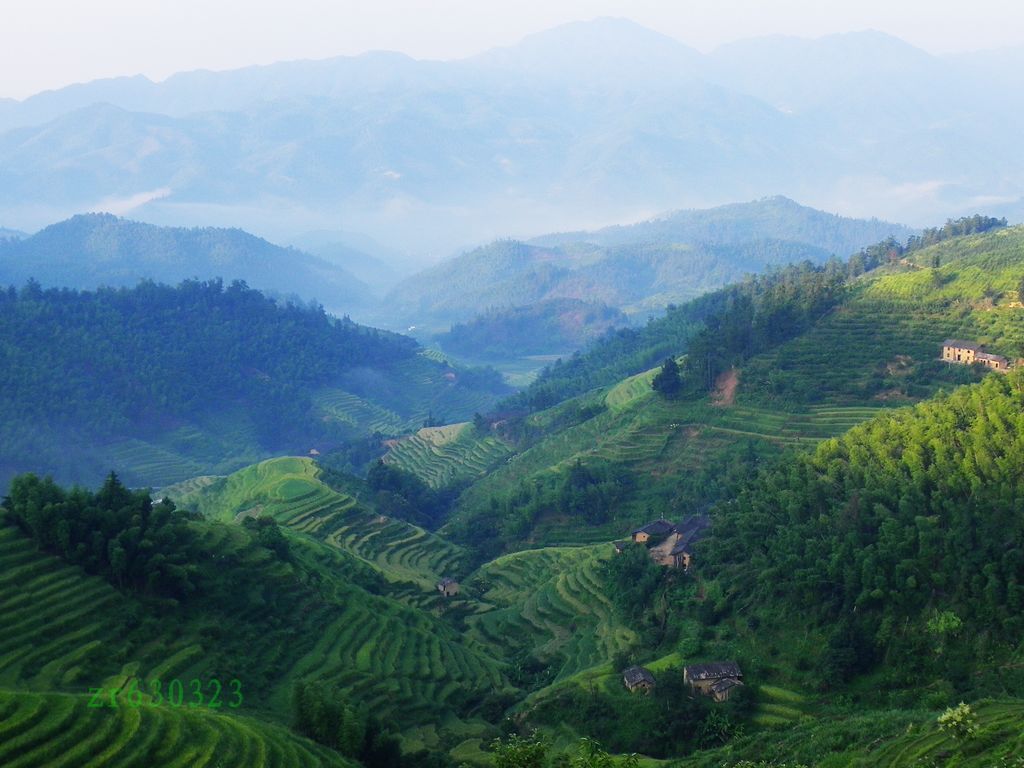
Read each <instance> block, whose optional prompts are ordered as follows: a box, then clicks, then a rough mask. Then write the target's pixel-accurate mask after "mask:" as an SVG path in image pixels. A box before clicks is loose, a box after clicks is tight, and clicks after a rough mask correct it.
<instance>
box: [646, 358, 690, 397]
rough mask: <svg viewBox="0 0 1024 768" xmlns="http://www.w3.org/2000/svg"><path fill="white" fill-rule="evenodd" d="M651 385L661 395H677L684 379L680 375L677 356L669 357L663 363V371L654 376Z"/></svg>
mask: <svg viewBox="0 0 1024 768" xmlns="http://www.w3.org/2000/svg"><path fill="white" fill-rule="evenodd" d="M651 387H652V388H653V389H654V391H655V392H657V393H658V394H660V395H664V396H665V397H675V396H676V395H678V394H679V390H681V389H682V387H683V380H682V378H681V377H680V376H679V364H678V363H676V361H675V358H672V357H669V358H666V359H665V362H664V363H662V365H661V371H659V372H658V375H657V376H655V377H654V380H653V381H652V382H651Z"/></svg>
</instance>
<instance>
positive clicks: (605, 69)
mask: <svg viewBox="0 0 1024 768" xmlns="http://www.w3.org/2000/svg"><path fill="white" fill-rule="evenodd" d="M702 59H703V56H702V54H701V53H700V52H699V51H697V50H695V49H693V48H690V47H688V46H686V45H684V44H683V43H681V42H679V41H678V40H675V39H673V38H671V37H668V36H667V35H663V34H661V33H660V32H655V31H654V30H652V29H648V28H647V27H644V26H642V25H640V24H637V23H636V22H633V21H630V20H628V19H622V18H613V17H599V18H596V19H592V20H590V21H574V22H570V23H567V24H562V25H560V26H557V27H554V28H552V29H548V30H545V31H543V32H537V33H535V34H532V35H528V36H527V37H525V38H523V39H522V40H521V41H520V42H519V43H517V44H516V45H513V46H510V47H507V48H496V49H493V50H491V51H487V52H486V53H483V54H480V55H479V56H475V57H473V58H472V59H471V61H473V62H474V63H476V64H478V65H481V66H485V67H491V68H495V69H502V70H511V71H515V72H519V73H522V74H530V75H536V76H545V77H552V78H559V79H560V78H567V77H572V78H582V79H584V80H594V79H600V80H607V79H611V80H613V81H616V82H626V81H630V80H638V79H646V78H651V77H662V78H663V77H665V76H667V75H672V74H675V75H680V74H685V75H689V76H692V75H695V74H697V73H698V72H699V71H700V68H701V61H702Z"/></svg>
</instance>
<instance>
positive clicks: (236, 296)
mask: <svg viewBox="0 0 1024 768" xmlns="http://www.w3.org/2000/svg"><path fill="white" fill-rule="evenodd" d="M0 339H3V347H2V352H0V382H2V387H3V391H4V395H5V397H4V400H3V404H2V406H0V407H2V409H3V412H2V414H0V424H2V426H0V431H2V432H0V434H2V439H0V444H2V446H3V447H2V448H0V451H2V452H3V455H2V458H0V463H5V464H15V465H16V464H18V463H19V460H20V461H21V462H24V460H25V457H28V456H32V455H38V453H39V452H40V451H43V452H46V451H47V450H48V449H47V448H46V446H48V445H49V446H51V448H50V449H49V450H50V451H51V452H52V447H53V446H55V445H57V444H60V443H61V442H66V441H67V440H68V438H69V437H70V436H71V435H79V436H85V435H88V436H89V439H90V440H92V441H95V440H97V439H99V440H102V439H104V438H111V437H114V436H116V435H119V434H124V433H131V434H141V435H146V434H153V433H156V432H159V431H161V430H164V429H167V428H169V427H173V426H174V425H175V424H177V423H181V422H187V421H190V420H194V419H196V418H202V417H204V416H207V415H210V414H214V413H217V412H218V411H219V410H222V409H224V408H226V407H229V406H232V405H236V404H245V405H246V407H247V409H248V411H249V414H250V416H251V418H252V421H253V424H254V426H255V428H256V430H257V439H258V441H259V442H260V443H261V444H263V445H265V446H267V447H268V448H271V449H277V450H280V449H281V448H283V447H285V446H287V445H289V444H291V443H294V441H295V440H296V439H297V438H298V437H299V436H301V435H303V434H308V433H309V431H310V429H311V428H312V426H313V424H312V421H311V419H312V417H311V413H310V412H311V407H312V404H311V394H312V390H313V389H314V388H316V387H318V386H323V385H325V384H328V383H330V382H332V381H333V380H336V379H337V378H339V377H340V375H341V374H342V373H343V372H344V371H346V370H349V369H352V368H355V367H359V366H366V367H372V366H381V365H386V364H388V363H394V362H398V361H401V360H403V359H408V358H410V357H411V356H413V355H414V354H415V352H416V344H415V342H413V341H412V340H410V339H406V338H403V337H400V336H397V335H394V334H389V333H385V332H381V331H375V330H372V329H368V328H364V327H361V326H358V325H356V324H355V323H353V322H351V321H349V320H347V319H341V320H338V319H335V318H332V317H330V316H328V315H327V314H325V313H324V311H323V309H322V308H320V307H318V306H309V307H307V306H301V305H295V304H278V303H276V302H274V301H272V300H271V299H268V298H267V297H265V296H264V295H263V294H261V293H260V292H258V291H256V290H254V289H251V288H248V287H247V286H246V285H245V284H244V283H239V282H236V283H232V284H231V285H228V286H225V285H223V283H221V282H220V281H208V282H198V281H187V282H184V283H182V284H181V285H180V286H178V287H177V288H171V287H168V286H163V285H157V284H154V283H143V284H141V285H139V286H137V287H136V288H132V289H103V290H99V291H96V292H78V291H72V290H64V289H62V290H57V289H46V290H44V289H42V288H41V287H40V286H39V285H38V284H37V283H34V282H32V283H29V284H27V285H26V286H24V287H23V288H21V289H14V288H9V289H7V290H6V291H2V292H0ZM57 372H59V375H56V374H57ZM44 455H45V453H44Z"/></svg>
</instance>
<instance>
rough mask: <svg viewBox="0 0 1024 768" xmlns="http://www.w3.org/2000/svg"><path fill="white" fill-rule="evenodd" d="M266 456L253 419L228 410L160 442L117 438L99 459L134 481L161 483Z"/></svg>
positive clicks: (232, 467)
mask: <svg viewBox="0 0 1024 768" xmlns="http://www.w3.org/2000/svg"><path fill="white" fill-rule="evenodd" d="M265 456H266V452H265V451H264V450H263V449H262V448H260V447H259V441H258V438H257V435H256V430H255V427H254V426H253V423H252V420H251V419H250V418H249V417H248V416H247V415H246V414H244V413H238V412H232V411H228V412H226V413H223V414H218V415H216V416H214V417H211V418H210V419H209V420H208V421H207V422H206V423H204V424H202V425H194V424H193V425H186V426H182V427H179V428H178V429H175V430H173V431H171V432H168V433H166V434H164V435H162V436H161V437H160V438H159V440H156V441H146V440H140V439H135V438H132V439H126V440H118V441H116V442H113V443H110V444H108V445H107V446H105V447H104V448H103V449H102V450H101V455H100V457H99V458H100V459H101V460H102V464H103V465H105V466H108V467H116V468H117V472H118V474H119V475H121V477H122V478H123V479H124V480H125V481H126V482H128V483H129V484H131V485H139V486H146V485H148V486H152V487H161V486H165V485H171V484H173V483H178V482H181V481H183V480H187V479H189V478H192V477H196V476H197V475H202V474H222V473H227V472H232V471H234V470H236V469H239V468H240V467H244V466H246V465H247V464H252V463H254V462H257V461H259V460H260V459H262V458H264V457H265Z"/></svg>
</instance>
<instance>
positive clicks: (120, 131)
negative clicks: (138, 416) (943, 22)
mask: <svg viewBox="0 0 1024 768" xmlns="http://www.w3.org/2000/svg"><path fill="white" fill-rule="evenodd" d="M1022 59H1024V52H1021V51H1000V52H984V53H978V54H970V55H957V56H945V57H939V56H933V55H930V54H928V53H926V52H924V51H921V50H919V49H916V48H914V47H912V46H910V45H908V44H906V43H904V42H902V41H900V40H897V39H895V38H892V37H889V36H886V35H883V34H880V33H877V32H860V33H851V34H845V35H831V36H828V37H824V38H821V39H819V40H801V39H795V38H782V37H775V38H764V39H757V40H746V41H741V42H738V43H735V44H732V45H728V46H723V47H722V48H720V49H718V50H716V51H714V52H713V53H711V54H707V55H704V54H701V53H699V52H697V51H695V50H693V49H690V48H688V47H687V46H685V45H683V44H681V43H679V42H677V41H675V40H673V39H671V38H668V37H665V36H663V35H660V34H658V33H656V32H652V31H651V30H648V29H645V28H643V27H640V26H638V25H636V24H633V23H631V22H628V21H625V20H621V19H598V20H595V21H592V22H581V23H574V24H569V25H565V26H562V27H558V28H556V29H553V30H549V31H547V32H543V33H540V34H537V35H533V36H530V37H528V38H526V39H525V40H523V41H522V42H521V43H519V44H518V45H515V46H512V47H509V48H503V49H498V50H493V51H489V52H487V53H484V54H481V55H479V56H475V57H471V58H468V59H464V60H461V61H452V62H436V61H416V60H413V59H410V58H408V57H406V56H403V55H400V54H393V53H372V54H366V55H363V56H358V57H349V58H346V57H340V58H336V59H329V60H325V61H298V62H286V63H279V64H274V65H270V66H263V67H249V68H245V69H240V70H235V71H230V72H188V73H182V74H178V75H175V76H173V77H171V78H169V79H168V80H166V81H164V82H161V83H153V82H151V81H149V80H147V79H145V78H142V77H131V78H116V79H112V80H102V81H96V82H93V83H87V84H83V85H76V86H71V87H68V88H64V89H61V90H58V91H51V92H46V93H42V94H39V95H37V96H33V97H32V98H29V99H26V100H25V101H22V102H15V101H11V100H5V101H0V177H2V178H3V179H4V184H3V185H2V188H0V221H3V222H4V223H5V224H7V225H9V226H14V227H18V228H20V229H35V228H38V227H40V226H43V225H45V224H46V223H49V222H51V221H54V220H58V219H60V218H65V217H67V216H69V215H71V214H72V213H75V212H79V211H82V210H105V211H110V212H113V213H117V214H126V215H131V216H132V217H133V218H138V219H143V220H146V221H150V222H153V223H159V224H175V225H180V224H182V223H183V222H187V223H198V224H216V225H223V224H230V225H232V226H240V227H244V228H246V229H249V230H251V231H255V232H258V233H259V234H261V235H264V236H267V237H270V238H271V239H275V240H279V241H291V240H292V239H293V238H295V237H297V236H298V235H300V234H301V233H303V232H308V231H312V230H324V229H328V230H337V229H345V230H347V231H359V232H365V233H367V234H369V235H371V236H373V237H374V238H376V239H378V240H380V241H382V242H384V243H385V244H386V245H390V246H393V247H398V248H400V249H402V250H405V251H417V252H420V253H431V254H435V255H441V254H444V253H446V252H450V251H451V250H453V249H455V248H459V247H465V246H466V245H467V244H471V243H474V242H482V241H486V240H488V239H492V238H493V237H496V236H502V235H505V234H507V233H510V232H520V233H523V235H526V236H529V235H534V234H536V233H539V232H544V231H551V230H554V229H559V228H563V227H566V226H569V227H572V228H590V227H593V226H597V225H599V224H600V223H603V222H609V221H625V220H636V219H640V218H644V217H649V216H651V215H652V214H654V213H656V212H658V211H663V210H668V209H671V208H678V207H680V206H688V207H689V206H692V207H705V206H708V205H715V204H720V203H723V202H726V201H729V200H742V199H754V198H758V197H763V196H766V195H774V194H785V195H787V196H789V197H794V198H797V199H800V200H803V201H806V202H808V203H810V204H812V205H815V206H816V207H819V208H825V209H829V210H842V211H844V212H846V213H849V214H853V215H864V214H868V215H884V216H886V217H888V218H892V219H897V220H902V221H910V222H912V223H922V224H923V223H934V222H935V221H938V220H941V219H942V218H944V217H945V216H946V215H956V214H960V213H965V212H974V211H976V210H981V211H982V212H984V213H993V212H998V213H999V214H1000V215H1009V216H1011V218H1013V216H1014V212H1016V213H1018V214H1019V213H1021V212H1024V206H1022V205H1021V203H1020V200H1021V198H1022V196H1024V182H1022V181H1021V179H1022V178H1024V155H1022V153H1021V151H1020V142H1019V137H1018V135H1017V131H1016V128H1015V126H1017V125H1019V124H1020V122H1021V118H1022V117H1024V114H1022V113H1024V107H1022V105H1021V102H1020V100H1019V99H1015V98H1012V97H1011V96H1009V95H1008V94H1014V93H1018V92H1019V91H1020V87H1021V86H1022V85H1024V67H1021V66H1018V64H1019V63H1020V61H1021V60H1022Z"/></svg>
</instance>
